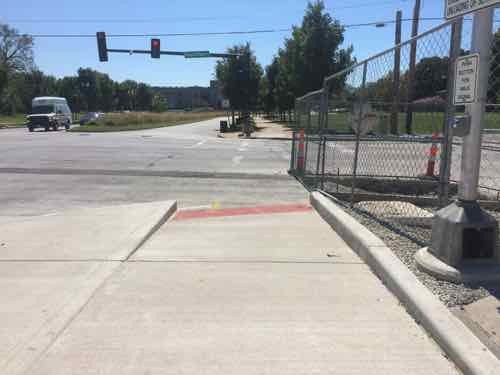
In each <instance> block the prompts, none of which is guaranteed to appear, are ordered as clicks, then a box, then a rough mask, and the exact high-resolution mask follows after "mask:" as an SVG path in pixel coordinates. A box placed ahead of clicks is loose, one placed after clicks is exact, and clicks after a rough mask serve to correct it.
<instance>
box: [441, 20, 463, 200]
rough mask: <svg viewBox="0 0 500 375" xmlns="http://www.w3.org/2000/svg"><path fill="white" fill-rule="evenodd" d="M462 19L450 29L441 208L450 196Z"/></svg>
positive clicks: (442, 156) (442, 155)
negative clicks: (456, 69) (454, 95)
mask: <svg viewBox="0 0 500 375" xmlns="http://www.w3.org/2000/svg"><path fill="white" fill-rule="evenodd" d="M462 25H463V18H459V19H457V20H456V22H455V23H454V24H453V25H452V27H451V40H450V59H449V64H448V83H447V92H448V98H447V103H446V113H445V118H444V123H443V148H442V150H441V165H440V171H439V178H440V191H439V201H440V204H441V206H446V205H447V204H448V202H449V199H450V197H449V195H450V174H451V162H452V157H453V155H452V153H453V131H452V129H451V124H452V122H453V121H454V119H455V105H454V104H453V89H454V86H455V63H456V60H457V58H458V57H459V56H460V44H461V41H462Z"/></svg>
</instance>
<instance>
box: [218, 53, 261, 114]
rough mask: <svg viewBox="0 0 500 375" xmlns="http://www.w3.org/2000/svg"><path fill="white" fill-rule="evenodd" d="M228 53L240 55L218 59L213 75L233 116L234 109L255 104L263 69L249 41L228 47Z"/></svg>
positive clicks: (252, 106)
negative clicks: (228, 103)
mask: <svg viewBox="0 0 500 375" xmlns="http://www.w3.org/2000/svg"><path fill="white" fill-rule="evenodd" d="M228 53H230V54H239V55H240V56H231V57H229V58H227V59H224V60H219V61H218V62H217V65H216V68H215V75H216V77H217V80H218V81H219V83H220V85H221V89H222V93H223V95H224V96H225V97H226V98H228V99H229V101H230V103H231V108H232V110H233V117H234V110H245V109H253V108H255V107H256V106H257V104H258V102H259V87H260V81H261V79H262V74H263V71H262V67H261V66H260V64H258V63H257V60H256V58H255V55H254V53H253V51H252V50H251V48H250V44H249V43H247V44H246V45H239V46H234V47H232V48H229V49H228Z"/></svg>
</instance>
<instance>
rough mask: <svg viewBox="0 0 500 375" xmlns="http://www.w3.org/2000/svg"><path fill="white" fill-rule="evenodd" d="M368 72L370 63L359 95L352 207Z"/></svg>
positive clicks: (366, 66) (365, 69)
mask: <svg viewBox="0 0 500 375" xmlns="http://www.w3.org/2000/svg"><path fill="white" fill-rule="evenodd" d="M367 70H368V62H365V64H364V65H363V81H362V82H361V88H360V94H359V114H358V121H357V124H356V128H357V129H356V146H355V150H354V165H353V167H352V183H351V207H352V206H354V196H355V193H356V174H357V172H358V158H359V143H360V138H361V121H362V120H363V102H364V96H365V92H364V91H365V86H366V73H367Z"/></svg>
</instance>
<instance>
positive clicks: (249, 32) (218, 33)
mask: <svg viewBox="0 0 500 375" xmlns="http://www.w3.org/2000/svg"><path fill="white" fill-rule="evenodd" d="M420 20H421V21H442V20H443V18H442V17H428V18H421V19H420ZM402 21H404V22H409V21H413V19H412V18H405V19H403V20H402ZM393 23H395V21H394V20H387V21H376V22H365V23H355V24H346V25H341V26H342V27H344V28H355V27H366V26H377V25H386V24H393ZM292 30H293V29H292V28H283V29H261V30H244V31H215V32H194V33H145V34H108V35H107V37H109V38H146V37H147V38H149V37H181V36H230V35H252V34H273V33H284V32H290V31H292ZM28 35H29V36H31V37H33V38H95V34H28Z"/></svg>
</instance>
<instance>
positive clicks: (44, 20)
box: [4, 0, 405, 24]
mask: <svg viewBox="0 0 500 375" xmlns="http://www.w3.org/2000/svg"><path fill="white" fill-rule="evenodd" d="M396 1H397V2H405V0H396ZM389 4H391V5H392V4H394V0H389V1H371V2H364V3H359V4H352V5H346V6H340V7H335V8H329V10H330V11H332V12H335V11H337V10H348V9H359V8H368V7H377V6H380V5H389ZM228 17H231V18H232V19H235V18H236V19H239V18H243V17H242V16H236V15H230V16H225V17H170V18H143V19H140V18H132V19H86V18H80V19H78V18H77V19H68V18H60V19H59V18H52V19H51V18H21V19H15V18H13V19H6V20H4V22H7V23H8V22H10V23H35V24H36V23H60V24H63V23H66V24H71V23H115V24H116V23H127V24H131V23H165V22H169V23H172V22H194V21H216V20H227V18H228Z"/></svg>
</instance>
